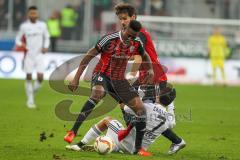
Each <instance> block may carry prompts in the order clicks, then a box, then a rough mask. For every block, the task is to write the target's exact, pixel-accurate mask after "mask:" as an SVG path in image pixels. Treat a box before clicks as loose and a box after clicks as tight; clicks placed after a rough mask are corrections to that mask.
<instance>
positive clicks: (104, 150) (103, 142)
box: [94, 136, 114, 154]
mask: <svg viewBox="0 0 240 160" xmlns="http://www.w3.org/2000/svg"><path fill="white" fill-rule="evenodd" d="M113 145H114V144H113V141H112V139H111V138H109V137H108V136H100V137H97V139H96V141H95V143H94V149H95V150H96V151H97V152H98V153H99V154H108V153H111V152H112V150H113Z"/></svg>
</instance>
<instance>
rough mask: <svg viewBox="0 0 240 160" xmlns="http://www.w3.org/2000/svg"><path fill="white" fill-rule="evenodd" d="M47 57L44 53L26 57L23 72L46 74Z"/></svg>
mask: <svg viewBox="0 0 240 160" xmlns="http://www.w3.org/2000/svg"><path fill="white" fill-rule="evenodd" d="M44 58H45V55H44V54H42V53H39V54H37V55H36V56H32V55H31V56H30V55H26V57H25V58H24V60H23V70H24V72H26V73H29V74H30V73H33V72H34V71H36V72H37V73H44V71H45V61H44Z"/></svg>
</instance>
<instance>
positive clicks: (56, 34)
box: [47, 11, 61, 52]
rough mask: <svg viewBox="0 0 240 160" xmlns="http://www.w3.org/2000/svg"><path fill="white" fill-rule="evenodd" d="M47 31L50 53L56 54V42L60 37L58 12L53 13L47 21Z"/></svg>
mask: <svg viewBox="0 0 240 160" xmlns="http://www.w3.org/2000/svg"><path fill="white" fill-rule="evenodd" d="M47 26H48V31H49V34H50V41H51V51H52V52H56V44H57V40H58V39H59V38H60V36H61V27H60V20H59V16H58V12H56V11H54V12H53V13H52V14H51V16H50V18H49V19H48V20H47Z"/></svg>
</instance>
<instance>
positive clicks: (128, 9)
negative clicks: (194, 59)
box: [115, 3, 176, 141]
mask: <svg viewBox="0 0 240 160" xmlns="http://www.w3.org/2000/svg"><path fill="white" fill-rule="evenodd" d="M115 13H116V15H117V16H118V19H119V22H120V25H121V27H122V28H123V29H125V28H126V26H127V25H128V23H129V22H130V21H131V20H134V19H136V18H137V15H136V9H135V8H134V7H133V6H132V5H130V4H128V3H120V4H117V5H116V6H115ZM138 36H139V37H140V39H141V41H142V42H143V46H144V49H145V51H146V53H147V54H148V55H149V57H150V59H151V61H152V66H153V71H154V83H153V84H147V85H146V81H145V77H146V75H147V67H148V66H146V65H145V64H144V63H143V64H142V65H141V67H140V74H139V79H138V80H137V81H136V82H135V83H134V86H141V85H145V87H143V90H144V91H145V96H144V97H143V99H142V100H143V102H144V101H146V102H152V103H154V102H155V100H157V99H156V95H158V94H156V93H155V91H156V90H155V88H156V87H157V88H160V90H163V89H164V88H166V87H167V76H166V74H165V71H164V68H163V67H162V65H161V64H160V62H159V60H158V55H157V52H156V50H155V47H154V44H153V41H152V38H151V35H150V34H149V33H148V31H147V30H146V29H145V28H143V27H142V29H141V30H140V32H139V35H138ZM135 75H136V73H132V76H133V77H134V76H135ZM121 106H122V107H123V106H124V105H123V104H121ZM174 109H175V107H174V103H173V102H172V103H171V104H169V105H168V106H167V110H168V112H170V113H171V114H172V115H174ZM123 112H124V111H123ZM172 123H173V124H174V125H173V126H175V124H176V122H175V115H174V119H173V121H172ZM163 136H164V137H166V138H167V139H169V140H170V141H172V140H174V139H175V138H176V137H174V134H172V130H171V129H168V130H166V131H165V132H163Z"/></svg>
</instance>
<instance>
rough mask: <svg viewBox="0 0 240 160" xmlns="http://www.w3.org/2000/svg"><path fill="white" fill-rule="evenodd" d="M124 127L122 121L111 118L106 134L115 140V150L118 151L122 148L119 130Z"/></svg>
mask: <svg viewBox="0 0 240 160" xmlns="http://www.w3.org/2000/svg"><path fill="white" fill-rule="evenodd" d="M122 129H124V127H123V125H122V123H120V122H119V121H118V120H111V121H110V123H109V124H108V130H107V133H106V136H108V137H110V138H111V139H112V140H113V142H114V144H115V146H114V148H113V151H114V152H118V151H119V150H120V149H121V148H120V144H119V141H118V132H119V130H122Z"/></svg>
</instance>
